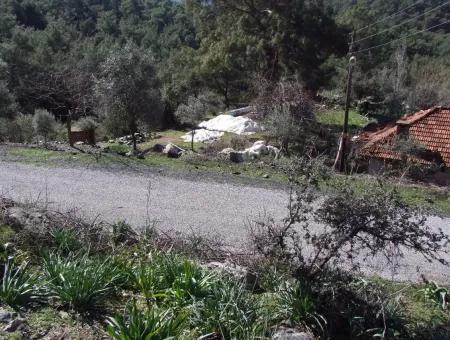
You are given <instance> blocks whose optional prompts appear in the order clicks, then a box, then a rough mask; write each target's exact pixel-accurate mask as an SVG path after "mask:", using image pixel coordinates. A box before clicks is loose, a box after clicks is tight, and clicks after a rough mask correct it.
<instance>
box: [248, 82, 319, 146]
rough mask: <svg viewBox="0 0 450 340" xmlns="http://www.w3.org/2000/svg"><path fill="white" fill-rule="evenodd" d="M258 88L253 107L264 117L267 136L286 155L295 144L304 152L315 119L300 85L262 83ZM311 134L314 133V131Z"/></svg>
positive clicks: (307, 98) (310, 105) (292, 83)
mask: <svg viewBox="0 0 450 340" xmlns="http://www.w3.org/2000/svg"><path fill="white" fill-rule="evenodd" d="M257 87H258V97H257V98H256V100H255V102H254V105H255V106H256V108H257V111H258V113H260V114H261V115H262V116H263V117H264V118H265V123H264V126H265V127H266V129H267V133H268V134H269V136H271V137H273V138H275V139H277V140H278V141H279V144H280V145H281V147H282V149H283V150H284V151H285V152H286V153H289V146H290V144H294V143H295V144H296V145H297V146H300V147H301V149H304V145H305V144H306V143H307V142H308V139H309V138H308V136H307V133H309V132H310V130H311V129H310V126H311V124H312V123H313V122H315V120H316V119H315V115H314V112H313V102H312V100H311V99H310V98H309V96H308V95H307V94H306V92H305V90H304V89H303V86H302V85H301V84H300V83H298V82H293V81H282V82H278V83H276V84H272V83H270V82H268V81H264V80H263V81H260V82H259V83H258V84H257ZM312 132H313V133H316V131H315V130H314V131H312ZM301 151H303V150H301Z"/></svg>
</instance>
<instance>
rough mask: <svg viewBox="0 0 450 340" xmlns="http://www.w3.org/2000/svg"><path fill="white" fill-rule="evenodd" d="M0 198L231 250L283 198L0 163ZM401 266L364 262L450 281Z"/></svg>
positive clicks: (400, 274)
mask: <svg viewBox="0 0 450 340" xmlns="http://www.w3.org/2000/svg"><path fill="white" fill-rule="evenodd" d="M149 188H151V189H150V190H149ZM0 195H3V196H6V197H10V198H13V199H15V200H19V201H29V200H39V201H46V202H48V203H49V204H50V205H51V207H52V208H54V209H59V210H67V209H73V208H76V209H79V211H80V213H81V214H83V215H84V216H86V217H89V218H94V217H98V218H100V219H103V220H106V221H114V220H117V219H126V220H127V221H128V222H129V223H131V224H133V225H135V226H139V225H143V223H144V222H145V220H146V219H147V216H150V218H152V219H154V220H157V221H158V226H159V228H162V229H175V230H180V231H185V232H186V231H189V229H190V228H193V229H194V230H198V231H199V232H201V233H204V234H209V235H215V237H218V238H220V239H222V240H223V241H224V242H226V243H227V244H229V245H231V246H233V247H236V248H243V247H245V242H246V240H247V228H246V221H247V219H248V218H254V217H258V215H260V214H264V213H266V214H271V215H272V216H274V217H275V218H281V217H283V215H284V214H285V212H286V208H285V207H286V204H287V198H288V195H287V193H286V191H285V190H284V189H277V188H271V187H264V186H258V185H251V186H248V185H244V184H239V183H238V182H236V181H230V183H226V182H224V181H220V182H216V181H212V180H207V179H202V178H201V177H199V178H197V179H195V178H189V179H186V178H184V177H183V176H181V175H179V176H173V175H172V176H163V175H158V174H156V173H148V174H143V173H142V172H130V171H128V172H125V171H119V170H116V171H109V170H102V169H84V168H75V169H73V168H55V167H52V168H44V167H35V166H31V165H24V164H20V163H15V162H1V161H0ZM148 197H149V200H147V198H148ZM147 202H148V204H147ZM428 224H429V225H430V226H431V227H433V228H443V229H444V230H445V229H448V230H449V232H450V219H448V218H446V219H441V218H438V217H430V218H429V220H428ZM316 227H317V228H320V226H316ZM447 259H448V260H450V257H449V256H447ZM400 265H401V267H400V268H399V269H398V270H396V271H395V272H394V271H393V270H392V268H390V266H388V265H387V263H386V261H385V260H384V259H382V258H372V259H371V260H370V261H365V262H364V266H363V270H364V271H365V272H366V273H368V274H374V275H381V276H384V277H387V278H393V279H397V280H419V279H420V275H421V274H423V275H425V276H426V277H427V278H428V279H432V280H436V281H439V282H441V283H448V282H449V281H450V269H449V268H446V267H444V266H443V265H441V264H440V263H438V262H433V263H427V262H426V261H425V260H423V258H422V257H420V256H419V255H418V254H415V253H408V254H407V255H406V257H405V259H402V260H400Z"/></svg>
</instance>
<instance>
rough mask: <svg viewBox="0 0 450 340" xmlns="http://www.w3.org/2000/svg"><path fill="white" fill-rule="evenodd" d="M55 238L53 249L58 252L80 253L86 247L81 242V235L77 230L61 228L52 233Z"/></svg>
mask: <svg viewBox="0 0 450 340" xmlns="http://www.w3.org/2000/svg"><path fill="white" fill-rule="evenodd" d="M51 236H52V238H53V242H52V243H53V247H52V248H55V249H56V250H57V252H59V253H62V254H66V255H67V254H69V253H72V252H76V251H79V250H80V249H82V248H83V247H84V245H83V244H82V243H81V241H80V235H78V234H77V233H76V232H75V230H73V229H68V228H59V229H56V230H55V231H53V232H52V233H51Z"/></svg>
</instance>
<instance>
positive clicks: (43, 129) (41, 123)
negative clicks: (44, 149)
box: [33, 109, 56, 142]
mask: <svg viewBox="0 0 450 340" xmlns="http://www.w3.org/2000/svg"><path fill="white" fill-rule="evenodd" d="M33 127H34V130H35V132H36V134H38V135H40V136H42V137H44V141H45V142H47V139H48V137H49V135H51V134H52V133H54V132H55V129H56V121H55V117H54V116H53V115H52V114H51V113H49V112H48V111H47V110H40V109H39V110H36V112H35V113H34V116H33Z"/></svg>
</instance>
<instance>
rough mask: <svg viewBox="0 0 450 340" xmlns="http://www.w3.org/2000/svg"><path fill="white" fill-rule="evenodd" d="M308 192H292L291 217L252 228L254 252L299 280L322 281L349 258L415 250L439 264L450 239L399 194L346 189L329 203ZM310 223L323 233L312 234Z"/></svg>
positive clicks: (375, 189) (355, 264)
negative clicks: (286, 266) (291, 269)
mask: <svg viewBox="0 0 450 340" xmlns="http://www.w3.org/2000/svg"><path fill="white" fill-rule="evenodd" d="M304 188H305V187H298V188H297V189H296V190H292V191H291V197H290V200H289V207H288V216H287V217H286V218H285V219H284V220H282V221H281V222H276V221H274V220H273V219H271V218H266V219H263V220H259V221H256V222H253V224H252V225H251V228H250V233H251V238H252V241H253V245H254V249H255V251H256V252H257V253H259V254H261V255H262V256H266V257H267V256H269V257H270V256H273V257H276V258H277V259H280V260H284V261H289V262H291V266H295V267H296V272H297V274H298V275H301V276H307V277H316V276H320V275H321V273H322V272H323V271H324V270H326V269H327V268H328V267H329V266H334V265H336V264H338V262H339V260H341V259H342V258H345V259H347V260H349V261H348V262H349V263H352V264H353V267H354V268H357V267H358V262H353V260H354V259H356V258H357V257H359V258H362V259H364V258H368V257H373V256H376V255H382V256H385V257H386V259H387V260H388V261H389V260H390V259H391V258H392V255H393V254H395V255H396V256H400V257H401V256H403V255H404V253H403V251H404V250H405V249H406V250H412V251H415V252H417V253H420V254H422V255H423V256H424V257H425V259H427V260H428V261H431V260H439V261H440V262H442V263H446V262H445V261H444V260H442V259H441V258H440V257H439V255H441V253H442V252H445V247H446V246H447V244H448V242H449V237H448V236H447V235H446V234H444V233H443V232H442V230H440V231H437V232H435V231H433V230H431V229H430V228H429V227H427V226H426V225H425V217H424V216H423V215H422V214H421V213H420V212H418V211H417V210H414V209H412V208H410V207H408V206H407V205H405V204H404V203H403V202H402V200H401V198H400V196H399V195H398V193H397V192H396V191H392V190H386V189H384V188H383V187H371V188H368V189H367V190H366V191H364V192H363V193H356V192H355V191H354V190H353V189H351V188H349V187H348V186H346V185H344V186H343V187H342V188H340V189H339V190H338V191H337V192H335V193H333V194H330V195H329V196H328V197H327V198H325V199H324V200H318V199H316V198H315V197H314V194H313V193H312V191H311V190H309V189H304ZM310 222H315V223H317V224H319V225H322V226H323V228H312V227H311V224H310ZM306 249H307V251H305V250H306Z"/></svg>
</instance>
